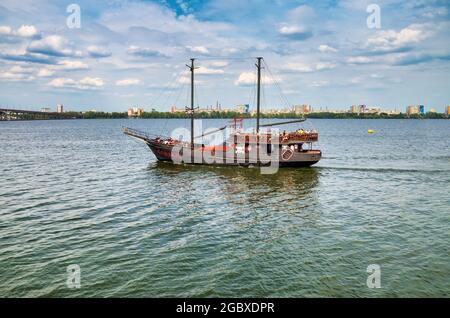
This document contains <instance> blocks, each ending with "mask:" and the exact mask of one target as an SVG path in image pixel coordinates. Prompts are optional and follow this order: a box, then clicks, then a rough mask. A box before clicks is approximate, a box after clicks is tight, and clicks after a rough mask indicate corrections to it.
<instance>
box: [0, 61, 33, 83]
mask: <svg viewBox="0 0 450 318" xmlns="http://www.w3.org/2000/svg"><path fill="white" fill-rule="evenodd" d="M31 73H33V69H31V68H24V67H22V66H20V65H15V66H12V67H11V68H10V69H9V70H7V71H4V72H1V73H0V80H2V81H10V82H29V81H31V80H33V79H34V77H33V76H31V75H30V74H31Z"/></svg>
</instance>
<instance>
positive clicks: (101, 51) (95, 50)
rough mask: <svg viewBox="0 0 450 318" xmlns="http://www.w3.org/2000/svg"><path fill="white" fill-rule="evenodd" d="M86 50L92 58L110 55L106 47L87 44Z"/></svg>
mask: <svg viewBox="0 0 450 318" xmlns="http://www.w3.org/2000/svg"><path fill="white" fill-rule="evenodd" d="M87 51H88V53H89V55H90V56H91V57H93V58H101V57H108V56H111V52H110V51H108V50H107V49H106V48H102V47H99V46H96V45H91V46H88V48H87Z"/></svg>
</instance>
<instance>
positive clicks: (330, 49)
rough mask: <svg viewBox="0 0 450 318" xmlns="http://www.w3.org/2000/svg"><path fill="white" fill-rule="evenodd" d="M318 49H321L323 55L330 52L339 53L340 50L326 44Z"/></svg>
mask: <svg viewBox="0 0 450 318" xmlns="http://www.w3.org/2000/svg"><path fill="white" fill-rule="evenodd" d="M318 49H319V51H320V52H322V53H328V52H330V53H336V52H337V51H338V50H337V49H335V48H334V47H331V46H329V45H326V44H321V45H319V47H318Z"/></svg>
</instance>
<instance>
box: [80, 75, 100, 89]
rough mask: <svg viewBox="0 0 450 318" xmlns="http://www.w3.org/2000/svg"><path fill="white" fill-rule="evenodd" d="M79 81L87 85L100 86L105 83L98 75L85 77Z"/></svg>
mask: <svg viewBox="0 0 450 318" xmlns="http://www.w3.org/2000/svg"><path fill="white" fill-rule="evenodd" d="M79 83H80V84H81V85H83V86H87V87H102V86H103V85H104V84H105V83H104V82H103V80H102V79H101V78H99V77H85V78H83V79H81V80H80V82H79Z"/></svg>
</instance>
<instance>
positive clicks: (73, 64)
mask: <svg viewBox="0 0 450 318" xmlns="http://www.w3.org/2000/svg"><path fill="white" fill-rule="evenodd" d="M55 68H57V69H61V70H71V71H75V70H87V69H88V68H89V66H88V65H87V64H86V63H83V62H81V61H72V60H63V61H60V62H58V65H57V66H56V67H55Z"/></svg>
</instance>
